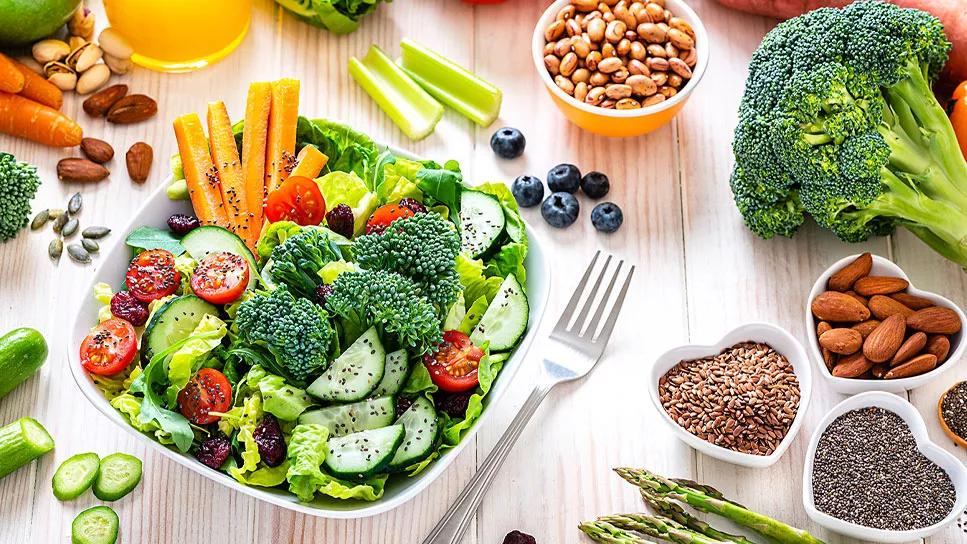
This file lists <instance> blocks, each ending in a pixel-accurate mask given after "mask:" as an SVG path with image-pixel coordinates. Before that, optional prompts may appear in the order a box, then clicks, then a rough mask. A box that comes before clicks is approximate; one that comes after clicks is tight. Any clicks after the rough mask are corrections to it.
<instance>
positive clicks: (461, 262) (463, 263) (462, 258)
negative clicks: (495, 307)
mask: <svg viewBox="0 0 967 544" xmlns="http://www.w3.org/2000/svg"><path fill="white" fill-rule="evenodd" d="M456 270H457V275H458V276H460V285H462V286H463V296H464V300H469V301H474V302H476V301H477V299H479V298H480V297H486V299H487V302H490V301H491V300H493V299H494V297H495V296H497V291H499V290H500V284H502V283H503V282H504V280H503V278H502V277H500V276H490V277H488V276H487V274H486V271H487V270H486V267H485V266H484V262H483V261H482V260H480V259H471V258H470V257H467V256H466V255H464V254H463V253H461V254H459V255H457V264H456Z"/></svg>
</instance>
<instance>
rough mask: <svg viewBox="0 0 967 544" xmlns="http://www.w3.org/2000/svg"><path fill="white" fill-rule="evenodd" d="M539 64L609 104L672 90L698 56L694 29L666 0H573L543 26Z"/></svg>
mask: <svg viewBox="0 0 967 544" xmlns="http://www.w3.org/2000/svg"><path fill="white" fill-rule="evenodd" d="M544 39H545V40H546V44H545V46H544V66H545V67H546V68H547V71H548V73H550V75H551V77H553V78H554V83H555V84H557V86H558V87H559V88H560V89H561V90H562V91H564V92H565V93H567V94H568V95H570V96H573V97H574V98H575V99H576V100H580V101H582V102H584V103H585V104H589V105H592V106H598V107H602V108H607V109H618V110H633V109H638V108H642V107H647V106H653V105H655V104H659V103H661V102H664V101H665V100H667V99H669V98H671V97H673V96H675V95H676V94H678V91H679V90H680V89H681V88H682V87H684V86H685V85H686V84H687V83H688V80H689V79H691V77H692V68H693V67H694V66H695V63H696V62H697V60H698V54H697V52H696V51H695V30H694V29H692V26H691V25H690V24H688V22H687V21H685V20H684V19H682V18H681V17H676V16H675V14H674V13H672V12H671V11H669V10H668V9H667V8H666V7H665V0H647V1H644V2H642V1H634V2H628V1H627V0H619V1H617V2H616V1H614V0H605V1H603V2H596V1H593V0H571V3H570V4H568V5H566V6H564V7H563V8H561V10H560V11H559V12H558V13H557V17H555V19H554V21H553V22H552V23H551V24H550V25H548V26H547V28H546V29H544Z"/></svg>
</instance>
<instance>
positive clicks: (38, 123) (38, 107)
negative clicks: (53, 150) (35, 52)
mask: <svg viewBox="0 0 967 544" xmlns="http://www.w3.org/2000/svg"><path fill="white" fill-rule="evenodd" d="M18 73H19V72H18ZM0 132H2V133H4V134H9V135H11V136H15V137H17V138H26V139H27V140H32V141H34V142H37V143H41V144H44V145H49V146H52V147H73V146H75V145H80V143H81V138H82V137H83V136H84V131H83V130H82V129H81V127H80V125H78V124H77V123H75V122H74V120H73V119H71V118H69V117H67V116H66V115H64V114H63V113H61V112H59V111H57V110H55V109H54V108H51V107H50V106H45V105H43V104H40V103H38V102H34V101H33V100H29V99H27V98H24V97H22V96H19V95H16V94H10V93H4V92H0Z"/></svg>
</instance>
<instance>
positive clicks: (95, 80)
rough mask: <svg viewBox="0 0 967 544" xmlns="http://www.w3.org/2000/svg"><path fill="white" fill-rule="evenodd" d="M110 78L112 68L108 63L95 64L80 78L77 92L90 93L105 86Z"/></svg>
mask: <svg viewBox="0 0 967 544" xmlns="http://www.w3.org/2000/svg"><path fill="white" fill-rule="evenodd" d="M109 79H111V69H110V68H108V67H107V64H102V63H98V64H95V65H94V66H91V67H90V68H89V69H87V71H85V72H84V73H82V74H81V77H80V78H78V80H77V89H76V90H77V94H90V93H92V92H94V91H96V90H98V89H100V88H101V87H103V86H104V84H105V83H107V80H109Z"/></svg>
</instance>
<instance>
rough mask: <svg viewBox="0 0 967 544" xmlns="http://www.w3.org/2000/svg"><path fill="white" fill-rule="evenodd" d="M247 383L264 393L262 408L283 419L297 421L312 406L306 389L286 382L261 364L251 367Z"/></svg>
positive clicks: (246, 379) (246, 376) (253, 388)
mask: <svg viewBox="0 0 967 544" xmlns="http://www.w3.org/2000/svg"><path fill="white" fill-rule="evenodd" d="M245 384H246V385H247V386H248V388H249V389H250V390H252V391H258V392H259V393H260V394H261V395H262V409H263V410H264V411H265V412H268V413H270V414H272V415H274V416H275V417H276V418H278V419H280V420H281V421H295V420H296V419H298V418H299V416H300V415H302V412H305V411H306V409H307V408H309V407H310V406H312V399H311V398H309V395H307V394H306V392H305V391H304V390H302V389H299V388H297V387H293V386H291V385H289V384H287V383H285V380H284V379H283V378H282V377H281V376H276V375H274V374H269V373H268V372H266V371H265V369H264V368H262V367H261V366H259V365H255V366H253V367H252V368H251V369H249V371H248V374H246V375H245Z"/></svg>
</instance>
